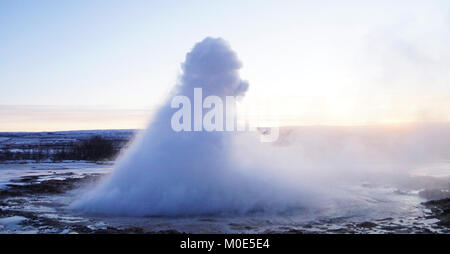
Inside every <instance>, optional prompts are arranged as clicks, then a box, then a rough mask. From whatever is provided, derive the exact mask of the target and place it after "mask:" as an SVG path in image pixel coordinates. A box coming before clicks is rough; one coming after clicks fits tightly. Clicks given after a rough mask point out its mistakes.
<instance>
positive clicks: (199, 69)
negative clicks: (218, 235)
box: [73, 38, 283, 215]
mask: <svg viewBox="0 0 450 254" xmlns="http://www.w3.org/2000/svg"><path fill="white" fill-rule="evenodd" d="M240 68H241V63H240V61H239V60H238V58H237V56H236V54H235V53H234V52H233V51H232V50H231V49H230V47H229V46H228V44H227V43H226V42H225V41H224V40H223V39H220V38H219V39H214V38H206V39H204V40H203V41H201V42H199V43H198V44H197V45H195V47H194V48H193V49H192V51H191V52H190V53H188V54H187V55H186V59H185V62H184V63H183V64H182V69H183V73H182V76H181V78H180V84H179V85H178V86H176V88H175V90H174V92H173V93H172V96H171V97H170V98H169V99H168V100H167V102H166V103H165V104H164V105H163V106H162V107H161V108H160V110H159V112H158V113H157V114H156V115H155V116H154V119H153V120H152V121H151V123H150V125H149V126H148V128H147V130H145V131H144V132H143V133H141V135H140V137H138V138H137V139H136V141H135V142H134V143H133V144H132V145H131V147H130V148H129V150H128V151H126V153H125V154H124V155H123V156H121V158H120V159H119V161H118V162H117V164H116V166H115V168H114V170H113V172H112V174H111V175H110V176H109V177H108V178H107V179H105V180H104V181H103V182H102V183H101V184H100V185H99V186H97V187H96V188H95V189H94V190H92V191H89V192H88V193H86V194H85V195H84V196H83V197H82V198H81V199H80V200H79V201H77V202H75V203H74V205H73V206H74V207H75V208H78V209H81V210H84V211H88V212H94V213H109V214H126V215H176V214H203V213H216V212H228V211H230V212H247V211H250V210H253V209H265V208H267V207H270V206H271V205H273V203H274V202H275V201H274V200H276V199H274V198H271V196H273V195H283V194H282V191H280V190H274V189H271V188H270V187H269V186H270V185H268V184H267V182H265V181H264V179H263V178H258V177H256V176H249V174H248V172H247V174H245V170H242V168H240V167H239V165H238V164H237V163H235V162H234V160H233V159H232V157H233V156H232V140H233V137H234V136H235V135H237V134H236V133H232V132H217V131H213V132H207V131H180V132H176V131H174V130H173V129H172V128H171V118H172V116H173V114H174V113H175V112H176V111H177V109H174V108H172V107H171V101H172V98H173V96H176V95H182V96H186V97H188V98H189V99H190V101H191V102H194V98H193V97H194V88H202V91H203V97H206V96H209V95H212V96H217V97H220V98H224V97H226V96H242V95H244V93H245V92H246V91H247V89H248V83H247V82H245V81H242V80H241V79H240V77H239V72H238V71H239V69H240ZM191 112H192V113H193V118H194V117H195V114H196V112H195V111H194V110H192V111H191ZM197 113H198V112H197ZM185 120H186V119H183V121H185ZM216 121H217V119H216ZM256 182H259V183H258V184H256ZM264 200H266V201H268V200H270V202H265V201H264Z"/></svg>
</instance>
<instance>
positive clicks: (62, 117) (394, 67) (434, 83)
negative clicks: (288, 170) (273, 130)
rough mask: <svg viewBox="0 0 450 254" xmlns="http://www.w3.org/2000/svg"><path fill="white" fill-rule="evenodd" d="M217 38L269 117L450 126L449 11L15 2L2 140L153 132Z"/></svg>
mask: <svg viewBox="0 0 450 254" xmlns="http://www.w3.org/2000/svg"><path fill="white" fill-rule="evenodd" d="M207 36H212V37H222V38H224V39H225V40H227V41H228V42H229V43H230V45H231V47H232V48H233V49H234V50H235V51H236V52H237V54H238V56H239V58H240V59H241V61H242V63H243V68H242V70H241V77H242V78H243V79H246V80H248V81H249V84H250V88H249V91H248V93H247V95H246V98H245V99H244V103H245V104H247V105H250V106H249V107H250V108H257V109H259V110H255V112H256V111H258V112H261V111H262V112H264V113H262V114H263V116H259V117H261V118H266V119H272V118H277V119H279V120H280V123H281V124H282V125H368V124H398V123H408V122H448V121H450V72H449V71H448V70H450V47H449V46H448V45H450V2H449V1H447V0H439V1H438V0H431V1H415V0H408V1H406V0H398V1H384V0H381V1H345V0H344V1H326V0H321V1H320V0H319V1H314V2H313V1H264V0H259V1H252V0H246V1H190V0H187V1H171V0H169V1H147V0H142V1H140V0H130V1H115V0H96V1H87V0H66V1H56V0H36V1H32V0H21V1H16V0H3V1H1V2H0V131H55V130H73V129H118V128H126V129H128V128H142V127H144V126H145V124H146V123H147V121H148V119H149V116H151V114H152V112H154V111H155V109H157V107H158V105H160V104H161V103H162V102H163V100H164V99H165V98H166V97H167V96H168V94H169V92H170V90H171V89H172V88H173V86H174V85H175V84H176V83H177V80H178V77H179V76H180V73H181V67H180V64H181V63H182V62H183V60H184V58H185V56H186V53H187V52H189V50H190V49H192V47H193V46H194V45H195V43H197V42H199V41H201V40H202V39H204V38H205V37H207ZM261 108H262V109H261ZM251 112H253V111H251ZM249 114H256V113H249Z"/></svg>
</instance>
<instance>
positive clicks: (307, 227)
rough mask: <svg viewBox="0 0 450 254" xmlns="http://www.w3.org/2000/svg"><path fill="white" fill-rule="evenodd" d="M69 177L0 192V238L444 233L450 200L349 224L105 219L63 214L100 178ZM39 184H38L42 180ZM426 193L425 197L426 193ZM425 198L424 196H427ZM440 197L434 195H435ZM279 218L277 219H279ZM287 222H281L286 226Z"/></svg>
mask: <svg viewBox="0 0 450 254" xmlns="http://www.w3.org/2000/svg"><path fill="white" fill-rule="evenodd" d="M73 176H74V175H73V174H72V173H70V172H65V173H60V174H58V173H55V172H53V173H52V174H51V177H49V175H48V174H45V175H33V176H23V177H20V178H17V179H13V180H11V182H10V183H9V184H7V185H6V189H3V190H0V232H2V233H86V234H96V233H100V234H115V233H119V234H121V233H126V234H129V233H131V234H141V233H149V234H151V233H170V234H174V233H184V232H186V233H198V232H200V233H236V232H239V233H273V234H277V233H288V234H304V233H306V234H315V233H337V234H340V233H344V234H353V233H422V234H426V233H450V199H449V198H446V199H440V200H434V201H428V202H425V203H423V204H421V205H419V206H420V207H418V208H417V207H416V209H422V210H423V214H419V216H416V217H414V216H404V217H385V218H377V219H373V220H365V221H357V220H356V221H355V220H351V219H348V218H345V217H339V216H337V217H330V218H319V219H316V220H312V221H310V222H303V221H302V222H296V220H295V219H292V220H289V219H285V218H283V220H282V222H277V221H276V220H273V219H272V218H269V219H266V218H265V217H264V216H260V217H258V216H256V217H255V216H248V217H242V218H223V217H214V216H205V217H202V216H199V217H198V216H197V217H187V218H177V219H173V218H153V217H147V218H145V217H144V218H130V217H125V218H120V217H119V218H111V217H102V216H100V215H95V216H94V215H92V216H88V215H83V214H77V213H74V212H71V211H70V210H68V209H67V205H68V202H69V201H70V200H71V199H73V197H74V196H75V195H76V193H77V190H79V189H80V188H82V187H85V186H89V185H91V184H92V183H95V182H97V181H98V180H99V179H100V178H101V177H102V174H97V173H86V174H82V175H81V176H80V175H77V177H73ZM43 179H44V180H43ZM430 193H431V192H430ZM430 193H428V194H429V195H431V194H430ZM441 194H442V193H437V194H436V193H434V195H441ZM281 217H283V216H281ZM286 221H287V222H286Z"/></svg>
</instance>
